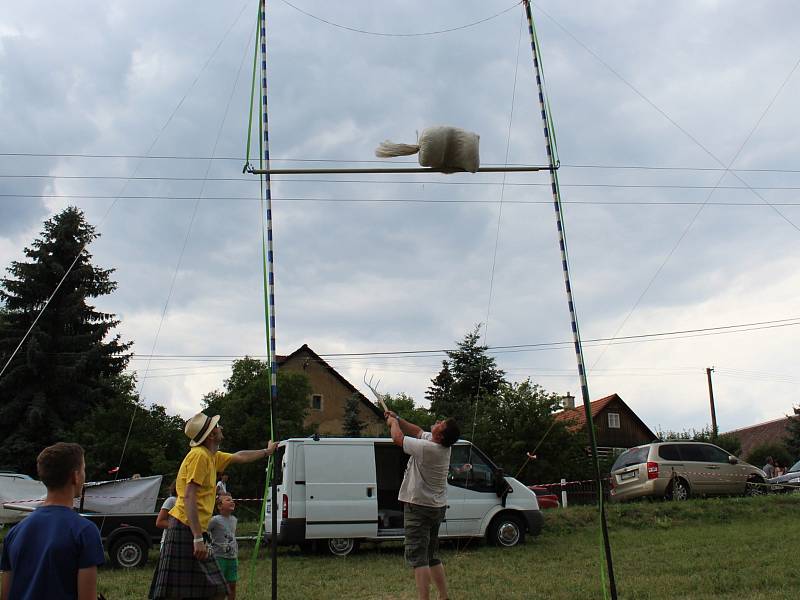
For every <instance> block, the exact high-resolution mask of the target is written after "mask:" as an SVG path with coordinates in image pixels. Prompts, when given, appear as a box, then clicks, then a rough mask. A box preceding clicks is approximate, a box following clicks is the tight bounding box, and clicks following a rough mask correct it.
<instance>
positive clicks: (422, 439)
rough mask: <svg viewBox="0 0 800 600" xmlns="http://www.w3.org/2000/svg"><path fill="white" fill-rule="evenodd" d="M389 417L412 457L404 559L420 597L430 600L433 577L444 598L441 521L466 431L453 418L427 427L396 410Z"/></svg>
mask: <svg viewBox="0 0 800 600" xmlns="http://www.w3.org/2000/svg"><path fill="white" fill-rule="evenodd" d="M384 416H385V417H386V422H387V424H388V425H389V428H390V430H391V432H392V441H394V443H395V444H397V445H398V446H400V447H401V448H403V452H405V453H406V454H408V455H409V457H410V458H409V459H408V465H407V466H406V473H405V476H404V477H403V483H402V485H401V486H400V493H399V494H398V496H397V499H398V500H400V502H403V503H404V507H403V518H404V522H405V525H404V527H405V558H406V561H407V562H408V564H409V565H411V567H413V569H414V581H415V583H416V587H417V597H418V598H419V599H420V600H429V598H430V586H431V580H433V583H434V585H435V586H436V589H437V591H438V592H439V598H442V599H445V598H447V597H448V596H447V579H446V577H445V572H444V565H443V564H442V561H441V559H440V558H439V557H438V551H439V526H440V525H441V523H442V520H443V519H444V515H445V511H446V509H447V475H448V471H449V469H450V446H452V445H453V444H454V443H455V442H456V441H458V437H459V436H460V435H461V430H460V429H459V427H458V424H457V423H456V421H455V419H452V418H450V419H447V420H445V421H437V422H436V423H434V425H433V426H432V427H431V430H430V432H426V431H423V430H422V428H420V427H418V426H417V425H414V424H413V423H409V422H408V421H405V420H403V419H401V418H400V417H398V416H397V415H396V414H395V413H393V412H387V413H385V415H384ZM470 467H471V465H470Z"/></svg>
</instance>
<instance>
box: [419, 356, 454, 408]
mask: <svg viewBox="0 0 800 600" xmlns="http://www.w3.org/2000/svg"><path fill="white" fill-rule="evenodd" d="M425 399H426V400H427V401H428V402H429V403H430V411H431V414H433V415H434V416H440V417H441V416H444V415H451V414H453V411H454V409H455V408H456V405H455V404H454V403H453V374H452V373H451V372H450V363H449V362H448V361H446V360H443V361H442V370H441V371H439V374H438V375H436V377H434V378H433V379H431V385H430V387H429V388H428V389H427V391H426V392H425Z"/></svg>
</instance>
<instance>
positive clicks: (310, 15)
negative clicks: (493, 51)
mask: <svg viewBox="0 0 800 600" xmlns="http://www.w3.org/2000/svg"><path fill="white" fill-rule="evenodd" d="M281 1H282V2H283V3H284V4H285V5H287V6H289V7H291V8H293V9H295V10H296V11H297V12H299V13H302V14H304V15H305V16H307V17H311V18H312V19H314V20H315V21H319V22H320V23H325V24H326V25H330V26H331V27H337V28H339V29H345V30H347V31H352V32H353V33H363V34H364V35H374V36H380V37H421V36H427V35H439V34H442V33H451V32H453V31H460V30H462V29H468V28H469V27H475V26H476V25H480V24H481V23H486V22H487V21H491V20H492V19H496V18H497V17H499V16H500V15H504V14H505V13H507V12H509V11H511V10H514V9H515V8H516V7H517V6H518V5H519V4H520V2H516V3H514V4H513V5H512V6H509V7H508V8H506V9H504V10H501V11H500V12H499V13H495V14H493V15H490V16H488V17H484V18H483V19H478V20H477V21H473V22H472V23H467V24H466V25H459V26H458V27H451V28H450V29H439V30H437V31H422V32H418V33H385V32H381V31H368V30H366V29H357V28H355V27H349V26H347V25H342V24H340V23H335V22H333V21H329V20H327V19H323V18H322V17H318V16H317V15H314V14H311V13H310V12H307V11H305V10H303V9H302V8H300V7H298V6H295V5H294V4H292V3H291V2H289V1H288V0H281Z"/></svg>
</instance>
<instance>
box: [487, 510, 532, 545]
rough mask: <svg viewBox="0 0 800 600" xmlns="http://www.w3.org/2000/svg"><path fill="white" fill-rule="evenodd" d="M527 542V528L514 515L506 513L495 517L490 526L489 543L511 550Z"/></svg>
mask: <svg viewBox="0 0 800 600" xmlns="http://www.w3.org/2000/svg"><path fill="white" fill-rule="evenodd" d="M524 542H525V526H524V525H523V524H522V520H521V519H520V518H519V517H518V516H516V515H513V514H510V513H505V514H502V515H500V516H499V517H495V518H494V519H493V520H492V522H491V524H490V525H489V543H491V544H492V545H493V546H502V547H504V548H511V547H513V546H517V545H519V544H522V543H524Z"/></svg>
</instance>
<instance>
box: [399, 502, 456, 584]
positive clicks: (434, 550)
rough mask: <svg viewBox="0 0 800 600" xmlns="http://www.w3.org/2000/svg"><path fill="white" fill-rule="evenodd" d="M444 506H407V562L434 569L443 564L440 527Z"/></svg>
mask: <svg viewBox="0 0 800 600" xmlns="http://www.w3.org/2000/svg"><path fill="white" fill-rule="evenodd" d="M445 510H446V508H445V507H444V506H442V507H438V508H434V507H431V506H420V505H419V504H408V503H406V504H405V507H404V509H403V519H404V523H405V530H406V540H405V546H406V562H408V564H409V565H411V566H412V567H414V568H415V569H416V568H417V567H434V566H436V565H439V564H441V563H442V561H441V560H439V558H438V556H437V554H438V552H439V525H440V524H441V522H442V521H443V520H444V513H445Z"/></svg>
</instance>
